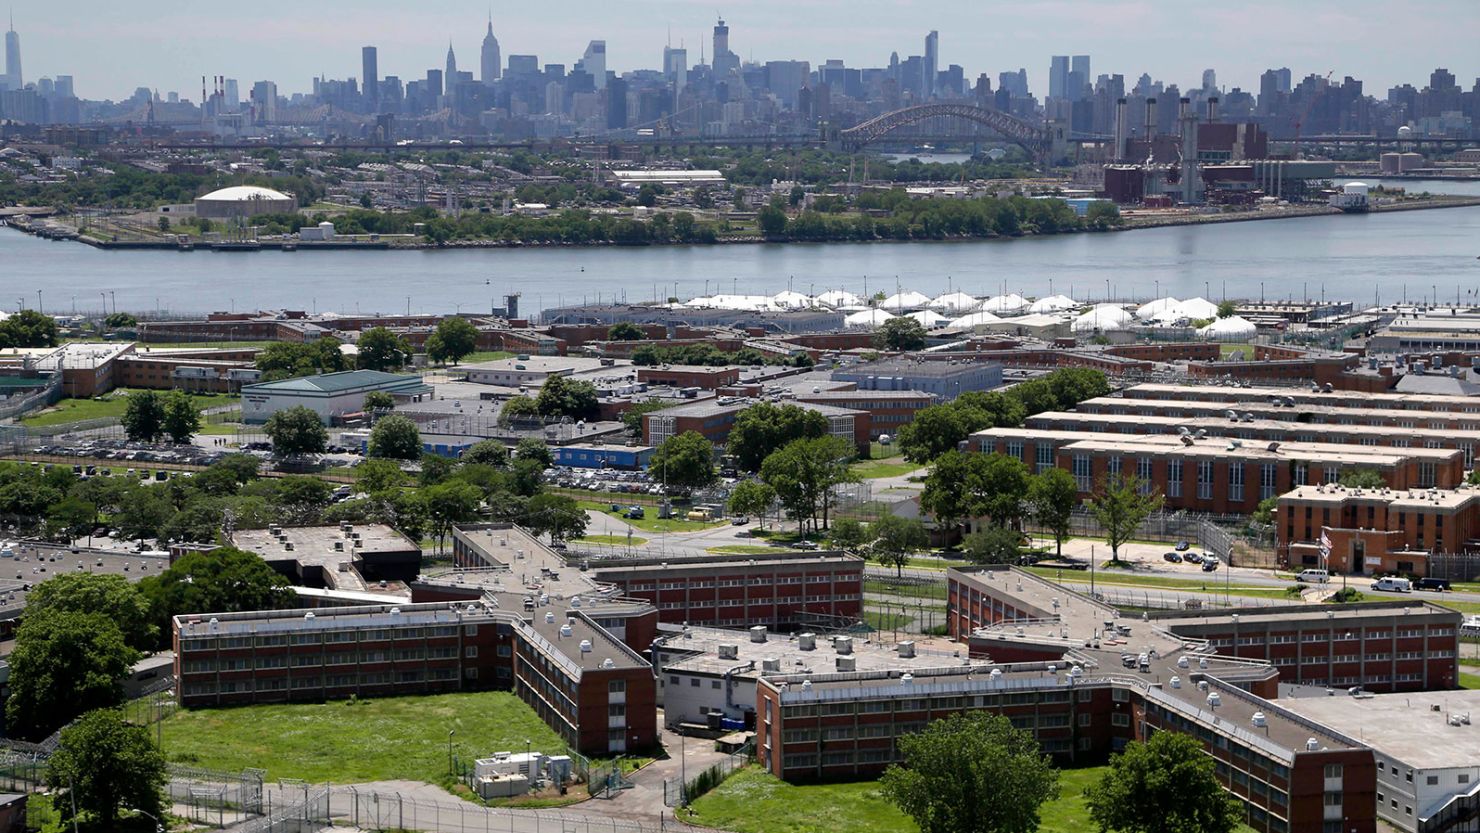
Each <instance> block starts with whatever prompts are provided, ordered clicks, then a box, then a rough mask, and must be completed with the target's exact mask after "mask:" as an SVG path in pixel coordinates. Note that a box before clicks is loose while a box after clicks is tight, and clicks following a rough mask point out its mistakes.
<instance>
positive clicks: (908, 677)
mask: <svg viewBox="0 0 1480 833" xmlns="http://www.w3.org/2000/svg"><path fill="white" fill-rule="evenodd" d="M899 682H900V684H901V685H911V684H913V683H914V682H915V675H914V674H911V673H910V672H908V671H906V672H904V674H903V675H901V676H900V678H899Z"/></svg>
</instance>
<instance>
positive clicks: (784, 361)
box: [618, 325, 812, 367]
mask: <svg viewBox="0 0 1480 833" xmlns="http://www.w3.org/2000/svg"><path fill="white" fill-rule="evenodd" d="M618 326H620V325H618ZM632 363H633V364H635V365H638V366H639V367H655V366H657V365H660V364H688V365H701V366H704V367H724V366H726V365H745V366H747V367H759V366H761V365H767V364H773V365H780V366H783V367H811V366H812V356H811V354H809V353H807V352H806V351H805V350H798V351H796V352H794V353H791V354H790V355H786V356H781V355H776V354H774V353H771V354H768V353H762V352H761V351H759V350H757V349H755V348H754V347H742V348H740V349H739V350H735V351H733V352H729V351H725V350H721V349H719V348H718V347H715V346H714V345H712V344H683V345H676V346H673V347H663V346H661V345H647V344H645V345H643V346H641V347H639V348H637V349H636V350H634V351H633V352H632Z"/></svg>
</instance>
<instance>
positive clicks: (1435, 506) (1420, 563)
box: [1275, 485, 1480, 576]
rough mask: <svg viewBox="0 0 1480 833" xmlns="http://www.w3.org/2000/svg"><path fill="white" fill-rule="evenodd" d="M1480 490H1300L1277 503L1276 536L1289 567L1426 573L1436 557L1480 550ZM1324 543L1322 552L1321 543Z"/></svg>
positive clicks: (1285, 495) (1331, 488)
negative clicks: (1478, 538) (1478, 541)
mask: <svg viewBox="0 0 1480 833" xmlns="http://www.w3.org/2000/svg"><path fill="white" fill-rule="evenodd" d="M1477 530H1480V491H1476V490H1475V488H1474V487H1471V486H1463V485H1462V486H1460V487H1459V488H1458V489H1455V490H1439V489H1434V490H1414V491H1410V490H1393V489H1346V488H1342V487H1340V486H1303V487H1300V488H1297V489H1292V490H1291V491H1289V492H1286V493H1285V494H1283V495H1281V496H1280V502H1279V506H1278V507H1277V511H1276V515H1275V532H1276V535H1277V546H1278V548H1279V551H1280V554H1281V555H1283V556H1284V557H1285V559H1286V561H1287V562H1288V563H1289V564H1290V565H1291V566H1292V567H1321V566H1329V568H1330V569H1331V571H1333V572H1343V573H1379V572H1396V573H1406V574H1412V575H1418V576H1424V575H1428V574H1429V567H1428V561H1429V555H1430V554H1431V553H1460V552H1470V551H1473V550H1475V549H1476V543H1475V542H1476V533H1477ZM1323 537H1324V538H1325V540H1326V542H1327V543H1326V544H1325V549H1323V545H1322V543H1321V541H1322V538H1323Z"/></svg>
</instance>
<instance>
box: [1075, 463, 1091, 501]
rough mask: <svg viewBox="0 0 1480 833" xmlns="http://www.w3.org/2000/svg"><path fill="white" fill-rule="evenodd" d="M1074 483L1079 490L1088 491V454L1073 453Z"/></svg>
mask: <svg viewBox="0 0 1480 833" xmlns="http://www.w3.org/2000/svg"><path fill="white" fill-rule="evenodd" d="M1074 483H1075V484H1076V485H1077V486H1078V487H1079V491H1081V492H1088V491H1089V490H1090V485H1091V484H1090V467H1089V455H1087V454H1075V455H1074Z"/></svg>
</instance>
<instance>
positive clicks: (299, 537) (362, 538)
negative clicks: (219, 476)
mask: <svg viewBox="0 0 1480 833" xmlns="http://www.w3.org/2000/svg"><path fill="white" fill-rule="evenodd" d="M357 536H358V537H357ZM356 542H358V543H359V546H355V543H356ZM231 543H232V545H233V546H236V547H238V548H240V549H244V550H249V551H251V552H255V553H257V554H258V555H261V556H263V557H264V558H266V559H268V560H270V561H271V560H292V561H297V562H299V563H301V564H312V563H338V562H340V561H343V560H344V559H345V557H346V556H351V555H368V554H374V553H383V552H407V551H410V550H415V551H417V552H420V551H421V547H420V546H418V545H417V544H416V543H415V542H413V541H412V540H411V539H410V538H407V537H406V536H405V535H402V534H401V533H399V532H397V531H396V530H394V529H392V528H391V527H389V526H387V525H385V524H350V525H349V529H345V528H343V527H338V526H284V527H277V534H274V533H273V530H272V529H238V530H235V531H233V532H232V535H231ZM336 543H337V544H339V546H340V549H337V550H336V549H335V548H334V545H335V544H336ZM284 544H292V545H293V548H292V549H291V550H289V549H287V548H286V547H285V546H284Z"/></svg>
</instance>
